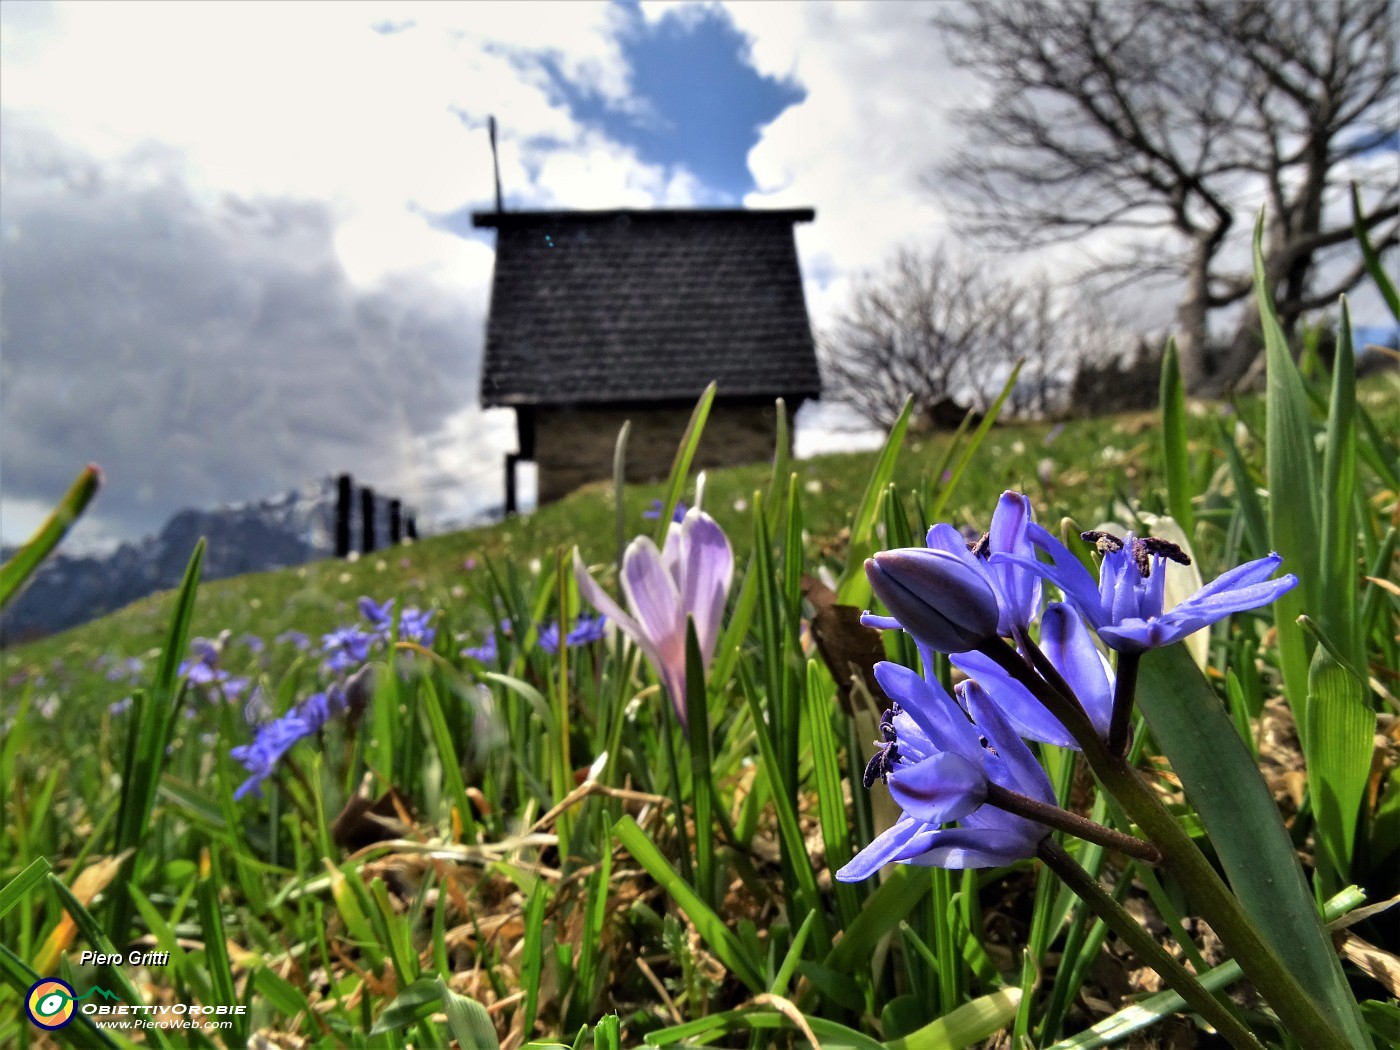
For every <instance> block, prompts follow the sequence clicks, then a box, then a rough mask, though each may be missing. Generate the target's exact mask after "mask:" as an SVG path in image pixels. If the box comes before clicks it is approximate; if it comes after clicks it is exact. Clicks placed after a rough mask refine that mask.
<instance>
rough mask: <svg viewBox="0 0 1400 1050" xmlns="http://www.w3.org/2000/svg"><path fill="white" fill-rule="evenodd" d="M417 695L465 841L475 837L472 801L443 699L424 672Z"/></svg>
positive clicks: (474, 839)
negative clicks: (469, 797) (444, 712)
mask: <svg viewBox="0 0 1400 1050" xmlns="http://www.w3.org/2000/svg"><path fill="white" fill-rule="evenodd" d="M418 696H419V699H420V700H421V701H422V705H423V712H424V714H425V715H427V718H428V727H429V729H430V730H431V732H432V737H433V747H435V748H436V749H437V753H438V762H439V764H440V765H441V766H442V777H443V779H444V780H446V781H447V790H448V794H449V795H450V796H451V798H452V807H453V809H455V810H456V811H457V815H458V819H460V820H461V822H462V838H463V840H464V841H466V842H475V841H476V821H475V819H474V818H473V817H472V807H471V803H470V802H468V801H467V785H466V782H465V781H464V780H463V779H462V762H461V759H459V758H458V757H457V748H456V747H454V746H453V744H452V733H451V732H450V731H449V730H448V728H447V717H446V715H444V714H443V711H442V701H441V700H440V699H439V698H438V692H437V690H436V689H435V688H434V687H433V682H432V679H431V678H430V677H429V676H427V675H424V676H423V678H422V680H421V682H420V684H419V694H418ZM450 826H451V825H450V824H449V827H450Z"/></svg>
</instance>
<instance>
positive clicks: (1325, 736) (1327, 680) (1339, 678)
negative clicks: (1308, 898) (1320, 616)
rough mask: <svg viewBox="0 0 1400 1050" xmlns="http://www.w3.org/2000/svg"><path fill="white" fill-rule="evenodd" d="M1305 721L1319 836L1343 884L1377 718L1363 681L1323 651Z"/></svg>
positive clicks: (1315, 663) (1311, 676)
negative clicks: (1367, 697) (1307, 724)
mask: <svg viewBox="0 0 1400 1050" xmlns="http://www.w3.org/2000/svg"><path fill="white" fill-rule="evenodd" d="M1308 718H1309V720H1310V721H1311V723H1312V724H1311V725H1310V726H1309V727H1308V732H1307V733H1306V735H1305V737H1304V738H1305V739H1306V740H1307V741H1308V745H1309V746H1308V750H1307V752H1306V754H1305V757H1306V758H1307V763H1308V791H1309V793H1310V794H1311V795H1312V805H1313V813H1314V815H1315V818H1316V822H1317V835H1318V838H1319V839H1321V841H1322V845H1323V850H1324V852H1325V854H1326V856H1327V859H1328V860H1329V861H1330V862H1331V867H1332V871H1333V873H1334V874H1335V876H1336V879H1337V880H1338V881H1344V880H1345V879H1346V878H1347V876H1348V874H1349V873H1350V871H1351V858H1352V850H1353V849H1354V848H1355V845H1356V822H1357V819H1358V815H1359V813H1360V811H1361V799H1362V797H1363V796H1364V795H1365V793H1366V783H1367V781H1368V779H1369V778H1370V775H1371V753H1372V751H1373V750H1374V748H1375V733H1376V713H1375V712H1374V711H1372V710H1371V708H1370V706H1369V705H1368V704H1367V703H1366V688H1365V686H1364V685H1363V684H1362V683H1361V681H1360V680H1359V679H1357V677H1356V676H1355V675H1354V674H1353V673H1352V672H1351V671H1349V670H1348V669H1347V668H1345V667H1343V666H1342V665H1341V664H1340V663H1338V661H1337V660H1336V658H1335V657H1334V656H1333V655H1332V654H1331V653H1330V652H1328V651H1327V649H1326V647H1324V646H1321V645H1319V646H1318V647H1317V650H1316V651H1315V652H1314V653H1313V659H1312V666H1311V667H1310V668H1309V671H1308Z"/></svg>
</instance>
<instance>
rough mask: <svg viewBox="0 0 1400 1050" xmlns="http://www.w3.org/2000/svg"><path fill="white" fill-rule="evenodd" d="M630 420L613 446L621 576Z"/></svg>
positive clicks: (624, 543)
mask: <svg viewBox="0 0 1400 1050" xmlns="http://www.w3.org/2000/svg"><path fill="white" fill-rule="evenodd" d="M631 433H632V421H631V420H630V419H629V420H626V421H625V422H624V423H623V424H622V429H620V430H619V431H618V432H617V444H616V445H614V446H613V504H614V506H613V511H614V513H615V514H616V515H617V522H616V525H617V576H618V579H621V578H622V556H623V554H625V553H626V552H627V533H628V531H629V530H628V528H627V438H628V437H629V436H630V435H631Z"/></svg>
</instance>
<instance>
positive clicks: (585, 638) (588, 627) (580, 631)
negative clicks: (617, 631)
mask: <svg viewBox="0 0 1400 1050" xmlns="http://www.w3.org/2000/svg"><path fill="white" fill-rule="evenodd" d="M607 627H608V618H607V617H606V616H590V615H589V614H588V613H580V614H579V618H578V623H577V624H575V625H574V629H573V630H572V631H570V632H569V633H568V634H566V635H565V636H564V644H565V645H568V646H571V647H572V646H578V645H589V644H591V643H592V642H597V641H601V640H602V638H603V635H604V634H606V633H607Z"/></svg>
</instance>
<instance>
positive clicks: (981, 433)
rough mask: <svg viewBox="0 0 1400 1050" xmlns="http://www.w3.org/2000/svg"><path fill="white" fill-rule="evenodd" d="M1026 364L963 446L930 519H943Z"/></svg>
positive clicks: (1008, 381) (1017, 369)
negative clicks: (954, 493) (969, 466)
mask: <svg viewBox="0 0 1400 1050" xmlns="http://www.w3.org/2000/svg"><path fill="white" fill-rule="evenodd" d="M1025 363H1026V359H1025V358H1024V357H1023V358H1021V359H1020V360H1019V361H1017V362H1016V367H1015V368H1013V369H1012V370H1011V374H1010V375H1009V376H1007V377H1006V382H1005V383H1003V384H1002V387H1001V393H999V394H998V395H997V398H996V400H995V401H993V402H992V407H991V408H989V409H987V414H986V415H985V416H983V417H982V421H981V422H980V423H978V424H977V429H976V430H974V431H973V432H972V437H970V438H969V439H968V441H967V444H966V445H965V446H963V449H962V452H961V453H960V454H959V455H958V458H957V460H956V462H955V464H954V466H953V468H952V476H951V477H949V479H948V484H946V485H943V486H941V487H940V488H939V490H938V499H936V500H935V501H934V504H933V507H932V508H930V510H929V517H930V518H932V519H933V520H934V521H939V520H941V519H942V517H943V508H944V507H946V506H947V505H948V500H949V498H950V497H951V496H952V495H953V492H954V490H955V489H956V488H957V487H958V482H959V481H960V480H962V476H963V471H965V470H966V469H967V466H968V464H969V463H971V462H972V458H973V457H974V456H975V455H976V454H977V450H978V449H979V448H981V447H982V442H983V441H985V440H986V437H987V434H988V433H989V432H990V431H991V429H992V425H993V424H995V423H996V421H997V417H999V416H1000V415H1001V410H1002V408H1004V407H1005V406H1006V399H1007V398H1008V397H1010V396H1011V391H1012V390H1014V389H1016V380H1017V379H1018V378H1019V377H1020V375H1021V368H1022V366H1023V365H1024V364H1025Z"/></svg>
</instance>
